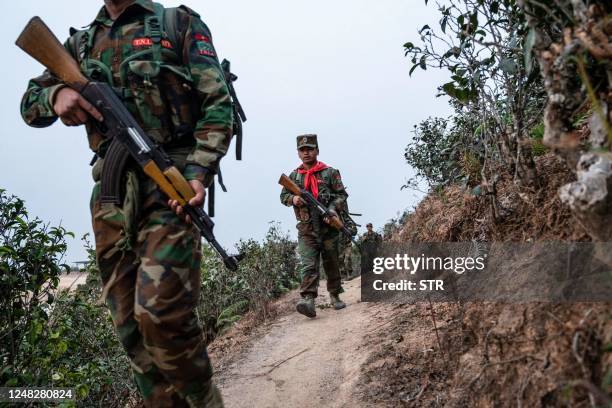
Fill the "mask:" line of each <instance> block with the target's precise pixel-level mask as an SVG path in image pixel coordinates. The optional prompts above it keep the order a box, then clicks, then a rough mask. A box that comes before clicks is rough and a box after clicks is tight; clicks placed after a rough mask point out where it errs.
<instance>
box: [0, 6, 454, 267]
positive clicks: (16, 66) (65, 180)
mask: <svg viewBox="0 0 612 408" xmlns="http://www.w3.org/2000/svg"><path fill="white" fill-rule="evenodd" d="M182 3H186V4H187V5H188V6H190V7H191V8H193V9H194V10H196V11H197V12H198V13H200V14H201V16H202V19H203V20H204V21H205V22H206V23H207V25H208V26H209V27H210V29H211V31H212V34H213V40H214V43H215V47H216V48H217V51H218V53H219V56H220V58H228V59H230V60H231V62H232V67H233V70H234V71H235V73H236V74H237V75H238V76H239V80H238V82H237V83H236V89H237V92H238V95H239V97H240V100H241V102H242V105H243V107H244V109H245V111H246V114H247V116H248V122H247V123H246V124H245V129H244V133H245V139H244V159H243V161H241V162H239V161H236V160H235V159H234V158H235V157H234V145H233V144H232V147H231V150H230V153H228V155H227V156H226V158H225V159H224V160H223V162H222V165H223V174H224V179H225V182H226V185H227V187H228V189H229V192H228V193H226V194H223V193H221V192H219V193H218V195H217V205H216V213H217V216H216V217H215V222H216V224H217V227H216V230H215V232H216V234H217V236H218V238H219V239H220V241H221V242H222V244H223V245H225V246H226V247H228V248H231V247H233V245H234V243H235V242H237V241H238V240H239V239H240V238H255V239H262V238H263V237H264V235H265V233H266V231H267V230H268V228H269V223H270V222H271V221H279V222H281V224H282V228H283V230H285V231H290V233H291V234H292V235H294V236H295V228H294V227H295V219H294V215H293V211H292V210H291V209H289V208H287V207H284V206H282V205H281V204H280V202H279V198H278V196H279V193H280V186H279V185H277V184H276V183H277V180H278V178H279V175H280V174H281V173H282V172H285V173H288V172H290V171H291V170H292V169H294V168H295V167H296V166H297V165H298V163H299V161H298V158H297V153H296V148H295V137H296V135H298V134H302V133H317V134H318V135H319V145H320V150H321V155H320V157H319V158H320V159H321V160H322V161H324V162H325V163H327V164H328V165H330V166H333V167H336V168H338V169H340V171H341V174H342V177H343V180H344V183H345V185H346V186H347V188H348V192H349V195H350V197H349V206H350V209H351V211H352V212H359V213H363V214H364V216H363V217H361V218H359V219H358V220H357V221H358V222H359V223H361V224H363V225H365V224H366V222H368V221H371V222H372V223H374V226H375V228H380V227H382V225H383V224H384V223H385V222H386V221H387V220H389V219H390V218H393V217H395V216H397V213H398V212H401V211H403V210H404V209H406V208H411V207H414V206H415V205H416V204H417V203H418V201H419V199H420V198H421V197H420V195H419V194H418V193H415V192H414V191H410V190H403V191H400V187H401V186H402V185H403V184H404V182H405V180H406V179H408V178H410V177H411V176H412V174H413V172H412V170H411V169H410V168H409V167H408V165H407V164H406V163H405V160H404V157H403V152H404V148H405V146H406V144H407V143H408V142H409V141H410V138H411V136H412V133H411V131H412V127H413V125H415V124H417V123H418V122H419V121H420V120H423V119H425V118H426V117H428V116H446V115H448V114H449V112H450V108H449V107H448V105H447V102H446V100H445V99H443V98H435V94H436V86H437V85H438V84H440V83H443V81H444V79H445V76H446V74H445V73H444V72H440V71H427V72H425V73H424V72H420V71H417V72H416V75H415V76H414V77H413V78H409V76H408V70H409V69H410V61H409V60H408V59H407V58H405V57H404V54H403V49H402V45H403V44H404V43H405V42H406V41H409V40H415V39H418V35H417V29H418V28H419V27H421V26H422V25H423V24H425V23H432V22H434V23H435V21H436V20H437V19H438V17H437V16H436V11H435V8H434V7H432V5H431V4H430V6H429V7H425V5H424V1H423V0H418V1H417V0H414V1H400V0H379V1H375V2H374V1H365V0H325V1H323V0H309V1H303V0H293V1H281V0H263V1H252V0H250V1H249V0H234V1H189V0H185V1H184V2H177V1H169V0H168V1H165V2H164V4H165V5H167V6H176V5H179V4H182ZM102 4H103V2H102V1H101V0H100V1H94V0H87V1H68V0H57V1H44V2H43V1H34V0H21V1H19V2H13V3H11V7H10V8H11V10H10V12H6V13H3V14H2V17H0V18H1V24H0V32H1V33H2V35H1V36H0V38H1V39H2V40H1V47H2V49H1V51H0V55H2V59H3V61H2V63H1V64H0V70H1V76H0V77H1V78H2V80H3V86H2V89H3V93H4V95H3V97H2V98H1V99H0V119H1V128H0V129H1V130H0V132H1V136H0V188H4V189H6V190H8V192H9V193H12V194H15V195H17V196H19V197H20V198H22V199H24V200H25V201H26V205H27V208H28V209H29V211H30V214H31V215H33V216H38V217H40V218H41V219H43V220H45V221H49V222H50V223H51V224H53V225H57V224H59V223H60V222H61V224H62V225H63V226H64V227H66V228H67V229H68V230H70V231H73V232H75V234H76V235H77V239H76V240H74V241H71V242H70V247H69V251H68V253H67V257H66V260H67V261H69V262H72V261H77V260H82V259H84V258H85V251H84V249H83V247H82V245H81V243H80V241H79V240H78V238H79V237H80V236H81V235H83V234H85V233H87V232H91V222H90V215H89V206H88V204H89V198H90V194H91V187H92V185H93V182H92V180H91V175H90V174H91V171H90V167H89V161H90V159H91V156H92V154H91V152H90V151H89V149H88V146H87V140H86V135H85V132H84V129H83V128H67V127H64V126H63V125H62V124H61V123H60V122H59V121H58V122H57V123H56V124H54V125H53V126H52V127H50V128H45V129H34V128H29V127H28V126H26V125H25V124H24V123H23V121H22V120H21V117H20V115H19V102H20V99H21V96H22V94H23V92H24V90H25V88H26V84H27V81H28V79H29V78H31V77H33V76H36V75H38V74H39V73H40V72H42V67H41V66H40V65H39V64H38V63H37V62H36V61H34V60H32V59H31V58H30V57H29V56H27V55H26V54H25V53H23V52H22V51H21V50H20V49H18V48H17V47H16V46H15V45H14V41H15V39H16V38H17V36H18V34H19V33H20V32H21V30H22V29H23V27H24V26H25V24H26V23H27V21H28V20H29V18H30V17H32V16H34V15H39V16H40V17H42V18H43V20H44V21H45V22H46V23H47V24H48V25H49V27H50V28H51V29H52V30H53V31H54V32H55V33H56V35H57V36H58V37H59V38H60V40H61V41H64V40H65V38H66V37H67V36H68V28H69V27H70V26H75V27H81V26H84V25H87V24H89V23H90V22H91V21H92V20H93V18H94V17H95V15H96V13H97V11H98V10H99V8H100V7H101V6H102ZM363 230H364V228H363V227H362V228H361V229H360V232H362V231H363Z"/></svg>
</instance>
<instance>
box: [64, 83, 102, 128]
mask: <svg viewBox="0 0 612 408" xmlns="http://www.w3.org/2000/svg"><path fill="white" fill-rule="evenodd" d="M53 111H54V112H55V114H56V115H57V116H59V117H60V119H61V120H62V122H63V123H64V125H66V126H79V125H82V124H84V123H86V122H87V121H88V120H89V117H90V116H93V117H94V118H95V119H96V120H98V121H100V122H102V121H103V120H104V117H103V116H102V114H101V113H100V112H98V110H97V109H96V108H94V106H93V105H92V104H91V103H89V102H87V101H86V100H85V98H83V97H82V96H81V94H79V93H78V92H77V91H75V90H74V89H72V88H68V87H64V88H62V89H60V90H59V91H58V92H57V95H55V101H54V103H53Z"/></svg>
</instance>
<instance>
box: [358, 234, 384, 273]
mask: <svg viewBox="0 0 612 408" xmlns="http://www.w3.org/2000/svg"><path fill="white" fill-rule="evenodd" d="M381 244H382V237H381V236H380V234H379V233H377V232H374V231H372V232H369V231H368V232H366V233H365V234H363V235H362V236H361V237H360V238H359V245H360V247H361V273H364V271H368V270H372V263H373V262H374V258H376V256H378V250H379V249H380V245H381Z"/></svg>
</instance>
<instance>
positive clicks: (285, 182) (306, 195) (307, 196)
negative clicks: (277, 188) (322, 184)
mask: <svg viewBox="0 0 612 408" xmlns="http://www.w3.org/2000/svg"><path fill="white" fill-rule="evenodd" d="M278 184H280V185H281V186H283V187H285V188H286V189H287V190H289V191H290V192H291V193H292V194H293V195H296V196H299V197H301V198H302V199H303V200H304V201H305V202H306V205H308V207H310V208H311V209H312V210H314V211H316V212H317V213H319V215H321V217H323V218H327V219H328V220H329V225H331V226H332V227H334V228H336V229H337V230H339V231H340V232H342V233H343V234H344V235H345V236H346V237H347V238H349V239H350V240H351V241H353V243H354V244H355V245H357V248H361V246H360V245H359V243H358V242H357V241H356V240H355V238H354V237H353V235H352V234H351V232H350V231H349V230H348V228H346V226H345V225H344V224H343V223H342V220H340V217H338V216H337V215H336V214H333V213H332V212H331V211H329V210H328V209H327V208H326V207H325V206H324V205H323V204H321V203H320V202H319V200H317V199H316V198H314V196H313V195H312V194H311V193H310V191H307V190H305V189H303V188H300V186H298V185H297V184H295V183H294V182H293V180H291V179H290V178H289V177H287V176H286V175H285V174H283V175H281V177H280V179H279V180H278Z"/></svg>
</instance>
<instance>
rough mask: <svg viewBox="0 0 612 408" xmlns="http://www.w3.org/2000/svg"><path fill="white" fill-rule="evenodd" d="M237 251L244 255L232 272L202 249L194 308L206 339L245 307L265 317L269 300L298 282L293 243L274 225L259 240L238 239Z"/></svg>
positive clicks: (224, 327) (225, 327)
mask: <svg viewBox="0 0 612 408" xmlns="http://www.w3.org/2000/svg"><path fill="white" fill-rule="evenodd" d="M238 250H239V252H240V253H241V254H244V256H245V257H244V259H243V260H242V261H241V262H240V268H239V269H238V270H237V271H235V272H232V271H229V270H227V269H225V268H224V267H223V263H222V262H221V260H220V259H219V257H218V256H217V254H216V253H214V252H212V250H210V249H209V248H208V246H205V247H204V248H203V257H202V291H201V296H200V305H199V307H198V311H199V315H200V319H201V320H202V322H203V326H204V328H205V330H206V335H207V338H208V339H209V340H212V339H213V338H214V337H215V336H216V335H218V334H219V333H221V332H223V331H224V330H226V329H227V328H229V327H230V326H231V325H232V324H233V323H234V322H236V321H237V320H238V319H239V318H240V316H241V315H242V314H244V313H246V312H247V311H249V310H253V311H255V313H256V314H257V315H258V317H259V318H261V319H266V318H267V317H268V315H269V313H268V304H269V302H270V300H272V299H275V298H277V297H279V296H280V295H282V294H283V293H285V292H287V291H289V290H290V289H293V288H295V287H297V286H298V285H299V281H300V278H299V276H298V274H297V271H296V265H297V255H296V243H295V241H292V240H291V239H290V238H289V236H288V235H286V234H282V233H281V232H280V229H279V226H278V224H272V225H271V226H270V229H269V231H268V233H267V234H266V238H265V240H264V241H263V243H259V242H257V241H255V240H252V239H250V240H246V241H241V242H240V243H239V245H238Z"/></svg>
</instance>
